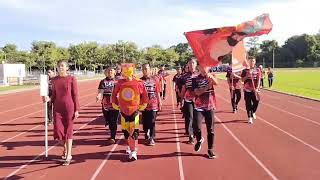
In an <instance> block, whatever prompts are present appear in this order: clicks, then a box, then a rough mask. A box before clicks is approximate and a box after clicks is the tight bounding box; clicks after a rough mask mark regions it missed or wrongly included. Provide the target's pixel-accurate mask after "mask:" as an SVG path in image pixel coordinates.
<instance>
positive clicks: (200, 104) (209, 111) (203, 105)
mask: <svg viewBox="0 0 320 180" xmlns="http://www.w3.org/2000/svg"><path fill="white" fill-rule="evenodd" d="M199 70H200V74H199V75H198V76H197V77H196V78H194V79H193V82H192V88H193V89H194V93H195V101H194V109H195V110H194V114H195V118H194V119H193V120H194V121H193V131H194V135H195V137H196V139H197V143H196V144H195V146H194V150H195V151H196V152H198V151H200V149H201V144H202V143H203V141H204V138H203V137H202V134H201V127H202V121H203V119H204V120H205V123H206V127H207V141H208V158H210V159H212V158H215V157H216V155H215V154H214V152H213V150H212V148H213V142H214V110H215V108H216V98H215V93H214V87H213V86H214V85H217V84H218V80H217V78H216V77H215V76H214V75H212V74H208V69H204V68H202V67H199Z"/></svg>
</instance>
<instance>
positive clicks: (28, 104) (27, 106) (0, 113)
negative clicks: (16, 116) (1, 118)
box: [0, 103, 42, 114]
mask: <svg viewBox="0 0 320 180" xmlns="http://www.w3.org/2000/svg"><path fill="white" fill-rule="evenodd" d="M36 104H42V103H33V104H28V105H25V106H21V107H17V108H13V109H9V110H6V111H1V112H0V114H1V113H6V112H10V111H14V110H17V109H23V108H26V107H28V106H33V105H36Z"/></svg>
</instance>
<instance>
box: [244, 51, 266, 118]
mask: <svg viewBox="0 0 320 180" xmlns="http://www.w3.org/2000/svg"><path fill="white" fill-rule="evenodd" d="M248 63H249V68H248V69H244V70H243V71H242V74H241V77H242V81H243V82H244V85H243V91H244V100H245V102H246V110H247V115H248V123H249V124H252V123H253V119H256V111H257V108H258V105H259V100H260V99H259V92H260V89H259V87H260V80H261V71H260V69H259V68H257V67H256V59H255V58H254V57H249V58H248Z"/></svg>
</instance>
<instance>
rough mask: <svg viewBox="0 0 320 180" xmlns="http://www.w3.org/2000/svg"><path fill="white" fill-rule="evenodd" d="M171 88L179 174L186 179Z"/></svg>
mask: <svg viewBox="0 0 320 180" xmlns="http://www.w3.org/2000/svg"><path fill="white" fill-rule="evenodd" d="M170 89H171V99H172V112H173V119H174V128H175V132H176V142H177V152H178V164H179V174H180V180H184V172H183V164H182V158H181V147H180V139H179V136H178V124H177V116H176V113H175V112H174V111H175V110H174V98H173V95H174V94H175V93H173V87H171V88H170Z"/></svg>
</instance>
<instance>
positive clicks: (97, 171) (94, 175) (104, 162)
mask: <svg viewBox="0 0 320 180" xmlns="http://www.w3.org/2000/svg"><path fill="white" fill-rule="evenodd" d="M120 139H123V135H122V136H121V137H120ZM120 139H119V141H118V142H117V144H115V145H113V147H112V149H111V151H110V152H109V153H108V155H107V156H106V158H105V159H104V160H103V161H102V162H101V164H100V165H99V167H98V168H97V170H96V171H95V172H94V174H93V175H92V177H91V178H90V180H94V179H96V178H97V176H98V175H99V173H100V172H101V170H102V168H103V167H104V165H105V164H106V163H107V162H108V160H109V158H110V156H111V155H112V153H113V151H114V150H115V149H116V148H117V146H118V145H119V142H120Z"/></svg>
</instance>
